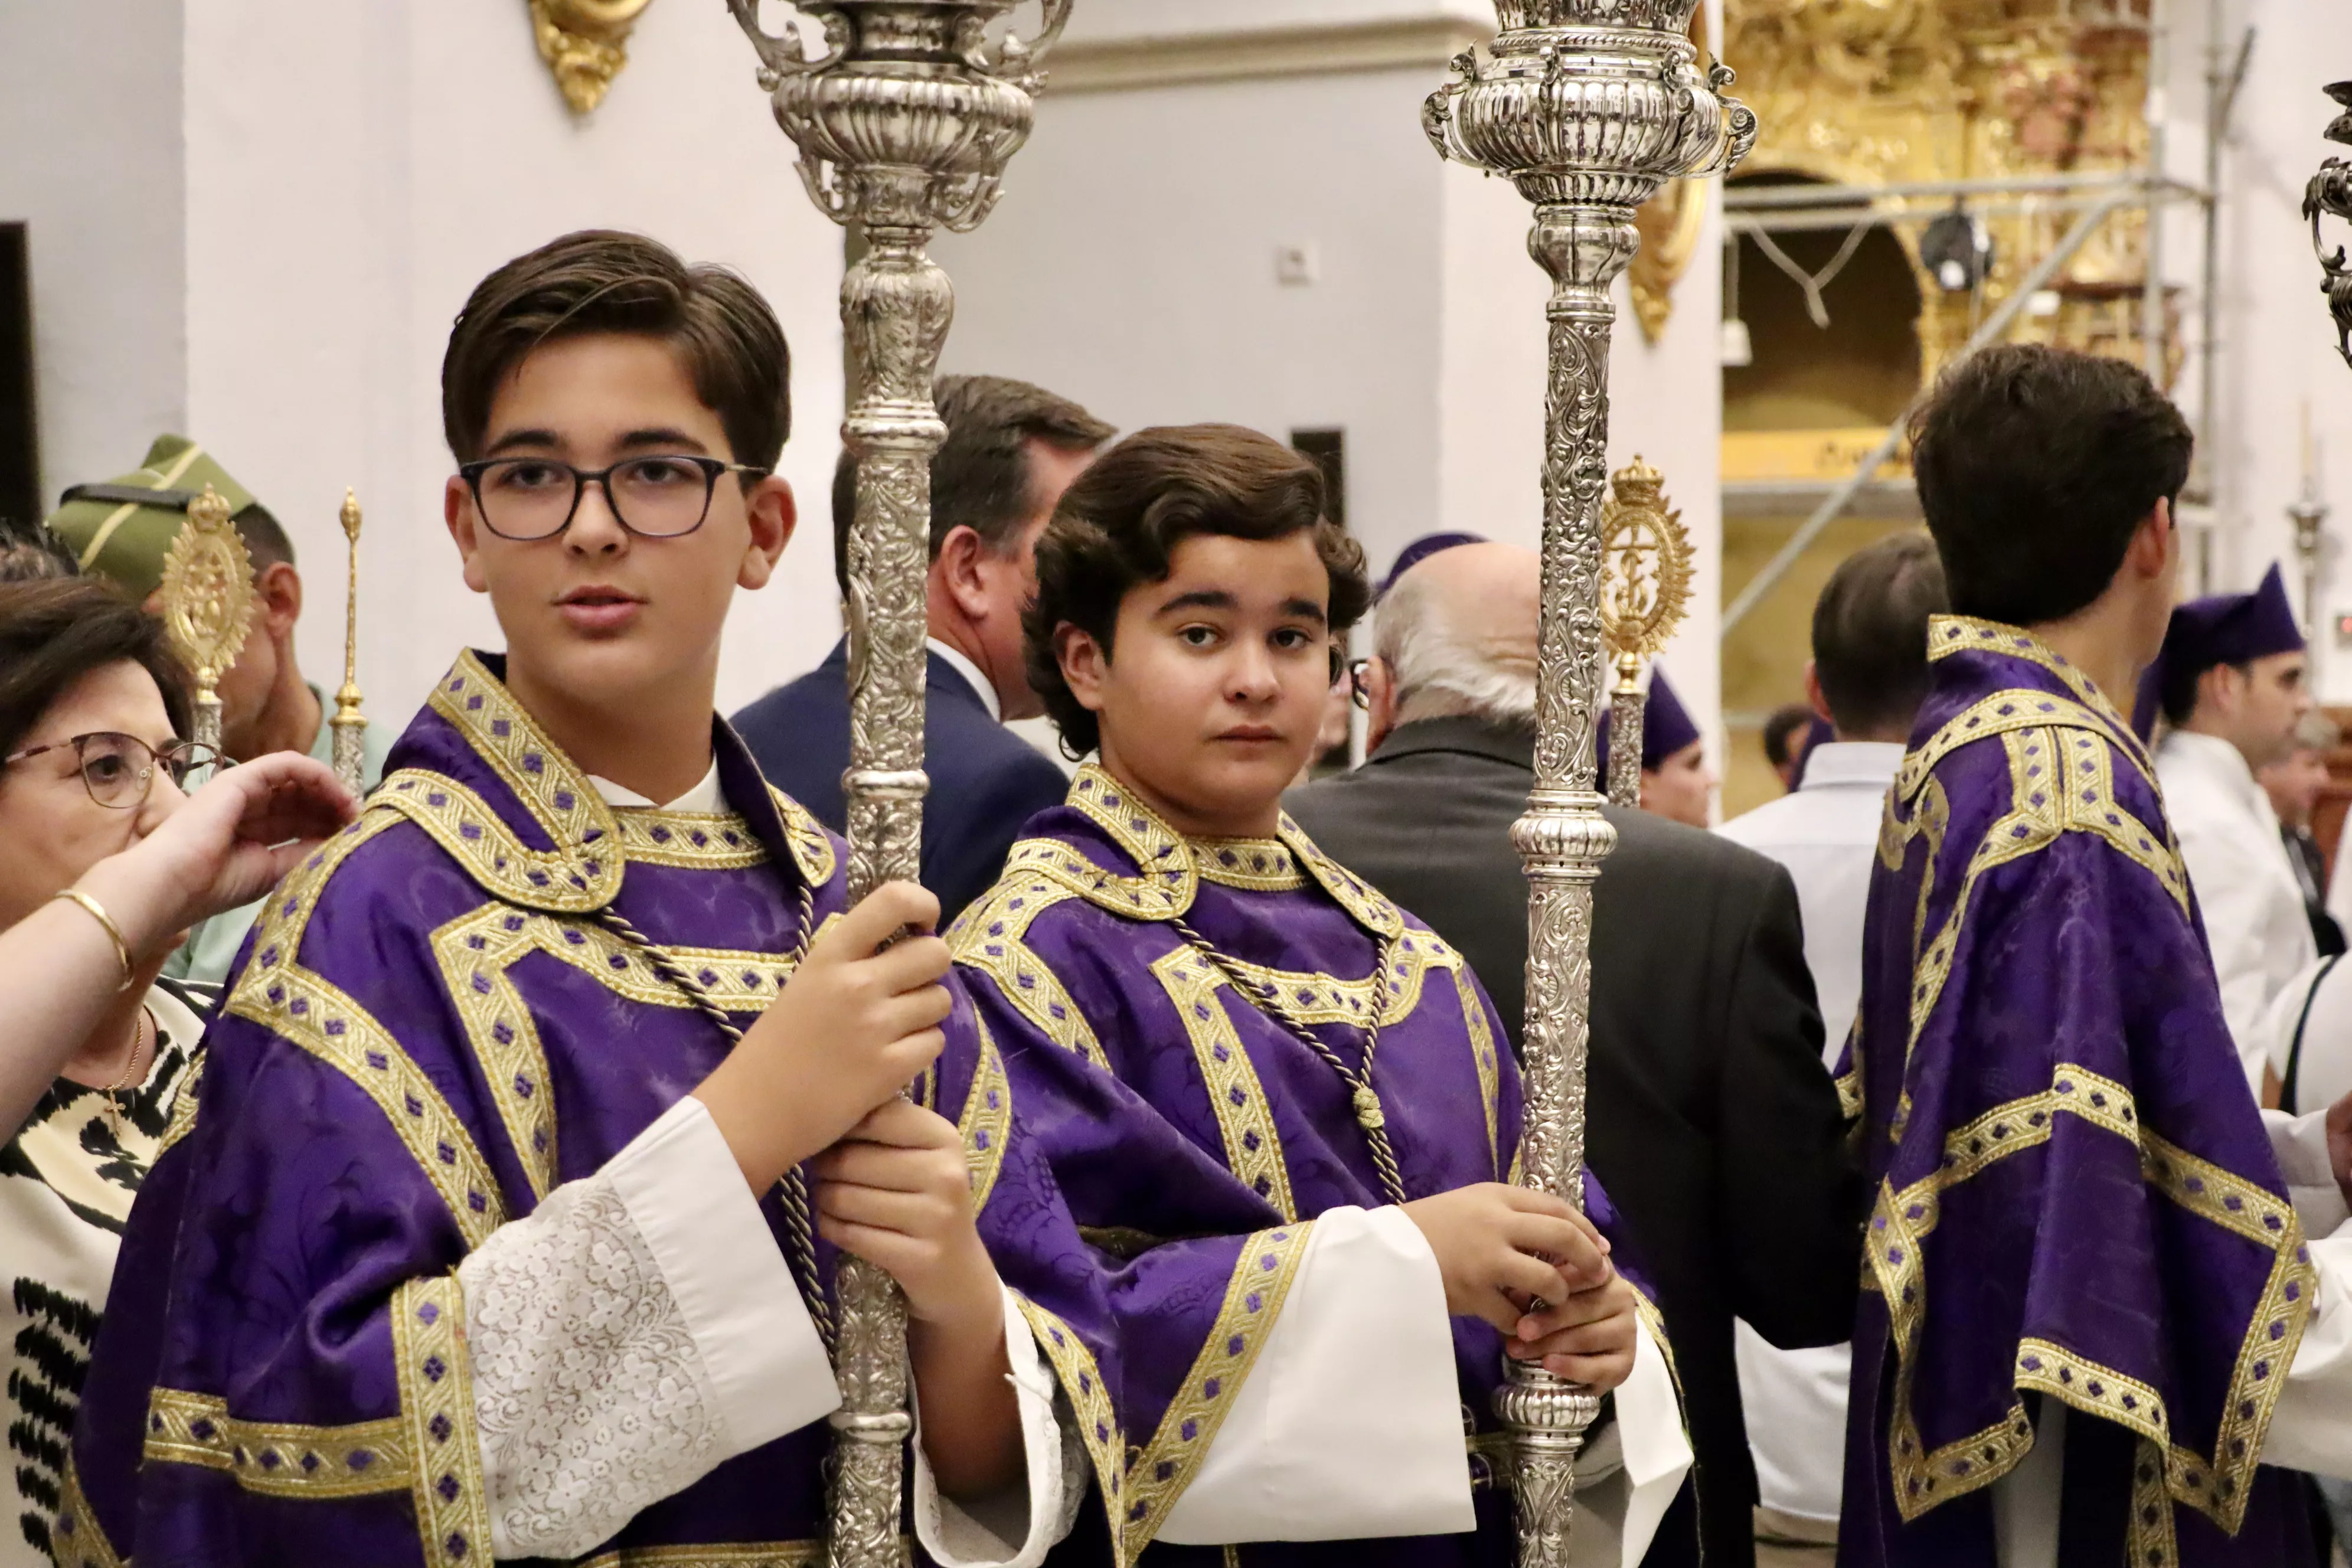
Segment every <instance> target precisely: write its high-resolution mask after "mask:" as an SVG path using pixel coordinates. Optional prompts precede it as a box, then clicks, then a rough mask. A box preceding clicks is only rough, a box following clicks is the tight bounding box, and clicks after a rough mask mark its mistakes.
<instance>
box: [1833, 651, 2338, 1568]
mask: <svg viewBox="0 0 2352 1568" xmlns="http://www.w3.org/2000/svg"><path fill="white" fill-rule="evenodd" d="M1929 639H1930V640H1929V658H1930V659H1931V660H1933V661H1934V665H1935V684H1934V688H1933V690H1932V692H1931V694H1930V696H1929V698H1928V700H1927V705H1926V707H1925V708H1924V709H1923V710H1922V711H1921V713H1920V716H1919V721H1918V726H1917V728H1916V730H1915V731H1913V736H1912V746H1911V751H1910V753H1909V755H1908V756H1906V758H1905V760H1904V765H1903V771H1902V773H1901V774H1900V775H1899V777H1898V778H1897V780H1896V782H1895V789H1894V791H1893V792H1892V795H1891V796H1890V800H1889V805H1888V810H1887V816H1886V820H1885V826H1884V827H1883V828H1882V830H1881V835H1880V840H1879V848H1880V859H1879V865H1878V866H1877V868H1875V870H1874V880H1873V882H1872V885H1871V893H1870V921H1869V923H1868V926H1867V928H1866V935H1865V938H1864V972H1863V999H1862V1012H1861V1017H1860V1019H1859V1022H1858V1026H1857V1030H1856V1034H1855V1037H1854V1038H1855V1042H1856V1044H1855V1047H1853V1048H1854V1049H1855V1050H1857V1052H1858V1057H1859V1059H1858V1061H1857V1062H1855V1063H1854V1064H1853V1065H1854V1067H1855V1068H1858V1071H1855V1072H1850V1073H1849V1075H1848V1077H1847V1079H1845V1080H1844V1084H1843V1087H1844V1088H1845V1089H1847V1092H1848V1095H1849V1100H1850V1102H1851V1101H1852V1100H1854V1099H1856V1098H1857V1097H1858V1099H1859V1100H1860V1104H1861V1109H1862V1132H1863V1137H1864V1147H1865V1152H1866V1158H1867V1161H1868V1165H1869V1171H1870V1174H1871V1177H1872V1180H1873V1184H1874V1187H1875V1189H1876V1192H1877V1202H1876V1205H1875V1207H1874V1211H1873V1213H1872V1216H1871V1220H1870V1225H1869V1229H1868V1231H1867V1233H1866V1252H1865V1285H1866V1286H1867V1287H1868V1289H1866V1290H1865V1293H1864V1296H1863V1304H1862V1307H1861V1310H1860V1314H1859V1322H1858V1325H1857V1328H1856V1331H1855V1334H1854V1363H1853V1373H1854V1383H1853V1404H1852V1420H1851V1426H1850V1430H1849V1436H1848V1443H1847V1461H1846V1491H1845V1497H1846V1505H1845V1506H1846V1516H1845V1520H1844V1523H1843V1528H1842V1530H1841V1532H1840V1541H1839V1561H1840V1563H1842V1564H1845V1565H1847V1568H1877V1565H1880V1564H1895V1563H1902V1564H1938V1565H1940V1564H1954V1565H1958V1564H1969V1565H1978V1564H1988V1563H1992V1562H1993V1561H1994V1542H1993V1517H1992V1507H1991V1494H1990V1492H1989V1491H1988V1490H1986V1488H1987V1487H1988V1486H1989V1485H1990V1483H1991V1482H1993V1481H1994V1480H1996V1479H1999V1478H2000V1477H2001V1476H2003V1475H2006V1474H2007V1473H2009V1471H2010V1470H2011V1468H2014V1467H2015V1466H2016V1465H2017V1464H2018V1463H2019V1462H2020V1461H2021V1459H2022V1458H2024V1457H2025V1455H2026V1452H2027V1451H2028V1450H2029V1449H2030V1448H2031V1447H2032V1442H2033V1431H2034V1428H2033V1419H2034V1415H2035V1412H2036V1411H2037V1410H2039V1409H2046V1408H2047V1407H2048V1406H2047V1402H2048V1401H2050V1400H2053V1399H2056V1400H2060V1401H2063V1403H2064V1404H2065V1405H2067V1406H2068V1407H2069V1408H2070V1410H2071V1411H2073V1412H2074V1415H2073V1416H2072V1418H2071V1419H2070V1420H2069V1421H2068V1423H2067V1436H2066V1447H2065V1454H2064V1467H2065V1468H2064V1478H2065V1482H2064V1506H2063V1519H2062V1524H2061V1542H2060V1552H2059V1559H2058V1560H2059V1561H2060V1562H2061V1563H2070V1564H2071V1563H2124V1562H2128V1563H2133V1564H2151V1563H2155V1564H2164V1565H2167V1568H2169V1565H2170V1564H2173V1563H2185V1564H2205V1563H2213V1564H2219V1563H2250V1564H2251V1563H2264V1564H2282V1563H2302V1562H2306V1561H2311V1560H2312V1546H2311V1542H2310V1541H2309V1539H2308V1535H2307V1532H2306V1530H2305V1523H2304V1519H2303V1516H2302V1513H2301V1511H2300V1509H2299V1506H2298V1501H2297V1500H2296V1498H2295V1497H2294V1493H2293V1490H2292V1484H2291V1479H2290V1478H2284V1477H2282V1476H2281V1475H2280V1474H2279V1473H2278V1472H2275V1471H2272V1470H2267V1469H2262V1468H2258V1465H2257V1460H2258V1458H2259V1456H2260V1454H2261V1451H2262V1444H2263V1433H2264V1431H2265V1429H2266V1428H2267V1426H2268V1423H2269V1419H2270V1412H2271V1408H2272V1405H2273V1403H2274V1402H2275V1400H2276V1397H2277V1392H2278V1389H2279V1386H2280V1384H2281V1383H2282V1382H2283V1380H2284V1374H2285V1372H2286V1369H2287V1366H2288V1365H2289V1363H2291V1362H2292V1360H2293V1358H2294V1350H2295V1344H2296V1342H2297V1341H2298V1339H2299V1338H2300V1336H2301V1334H2302V1331H2303V1325H2304V1321H2305V1315H2306V1314H2307V1312H2308V1310H2309V1304H2310V1293H2311V1289H2312V1274H2311V1270H2310V1266H2309V1261H2308V1257H2307V1254H2306V1252H2305V1247H2304V1244H2303V1237H2302V1234H2301V1230H2300V1227H2299V1226H2297V1224H2296V1222H2295V1217H2294V1210H2293V1209H2292V1208H2291V1207H2290V1206H2289V1205H2288V1204H2287V1201H2286V1197H2285V1187H2284V1184H2283V1183H2282V1181H2281V1179H2280V1176H2279V1173H2278V1169H2277V1166H2276V1164H2275V1163H2274V1162H2273V1158H2272V1155H2271V1151H2270V1144H2269V1142H2268V1139H2267V1138H2266V1136H2265V1135H2264V1132H2263V1127H2262V1123H2261V1120H2260V1117H2259V1114H2258V1113H2257V1111H2256V1110H2255V1108H2254V1105H2253V1102H2252V1100H2251V1099H2250V1098H2249V1097H2248V1095H2247V1093H2246V1090H2245V1082H2244V1079H2243V1078H2242V1075H2241V1072H2240V1069H2239V1067H2238V1058H2237V1053H2236V1051H2235V1050H2234V1048H2233V1047H2232V1046H2231V1040H2230V1036H2229V1032H2228V1030H2227V1028H2226V1026H2224V1025H2223V1022H2222V1017H2221V1003H2220V1000H2219V998H2218V994H2217V993H2216V990H2215V986H2214V980H2213V973H2212V965H2211V963H2210V959H2209V957H2208V955H2207V952H2206V948H2205V941H2204V934H2203V931H2202V928H2201V926H2200V923H2199V920H2198V916H2197V913H2196V907H2195V904H2194V902H2193V900H2191V898H2190V894H2189V883H2188V879H2187V877H2186V876H2185V875H2184V874H2183V872H2182V870H2181V867H2180V861H2179V852H2178V849H2177V847H2176V846H2175V843H2174V841H2173V837H2172V832H2171V829H2170V827H2169V826H2168V824H2167V822H2166V820H2165V816H2164V806H2163V802H2162V800H2161V799H2160V798H2159V796H2158V793H2157V788H2156V784H2155V783H2154V778H2153V774H2152V772H2151V769H2150V765H2149V763H2148V759H2147V752H2145V751H2144V750H2142V748H2141V746H2140V744H2139V742H2138V741H2137V738H2136V737H2134V736H2133V734H2132V733H2131V731H2130V729H2129V727H2128V726H2127V725H2126V723H2125V721H2124V720H2123V718H2122V716H2121V715H2120V714H2118V713H2117V712H2116V710H2115V709H2114V708H2113V707H2112V706H2111V705H2110V704H2109V703H2108V702H2107V701H2106V700H2105V698H2104V697H2103V696H2102V695H2101V694H2100V693H2099V692H2098V690H2097V689H2095V687H2093V686H2092V685H2091V683H2090V682H2089V681H2088V680H2086V679H2084V677H2083V675H2082V673H2081V671H2079V670H2077V669H2075V668H2073V667H2072V666H2070V665H2068V664H2067V663H2066V661H2065V660H2064V659H2063V658H2059V657H2058V656H2057V655H2056V654H2054V653H2053V652H2052V651H2051V650H2050V649H2049V648H2048V647H2045V646H2044V645H2042V643H2040V642H2039V641H2037V640H2036V639H2034V638H2033V637H2031V636H2029V635H2027V634H2026V633H2024V632H2021V631H2020V630H2018V629H2017V628H2016V627H2013V626H1997V625H1993V624H1990V623H1987V622H1981V621H1972V620H1965V619H1959V618H1956V617H1939V618H1938V619H1937V621H1936V622H1935V623H1934V624H1933V626H1932V628H1931V630H1930V633H1929Z"/></svg>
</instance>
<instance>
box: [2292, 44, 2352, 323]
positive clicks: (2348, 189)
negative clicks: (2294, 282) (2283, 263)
mask: <svg viewBox="0 0 2352 1568" xmlns="http://www.w3.org/2000/svg"><path fill="white" fill-rule="evenodd" d="M2327 96H2328V97H2330V98H2332V99H2334V100H2336V104H2337V105H2338V106H2339V107H2340V108H2341V109H2342V110H2343V112H2342V113H2340V114H2338V115H2336V118H2335V119H2334V120H2332V121H2329V122H2328V126H2327V130H2326V132H2325V134H2326V137H2327V139H2328V140H2329V141H2330V142H2339V143H2342V144H2343V145H2346V146H2352V81H2339V82H2336V83H2333V84H2331V85H2330V86H2329V88H2328V89H2327ZM2324 214H2326V215H2333V216H2336V217H2339V218H2344V219H2346V220H2347V221H2352V163H2346V162H2345V161H2344V160H2343V159H2341V158H2330V159H2328V160H2327V161H2326V163H2322V164H2320V165H2319V173H2317V174H2314V175H2312V176H2311V183H2310V184H2308V185H2305V187H2304V191H2303V216H2305V218H2306V219H2308V220H2309V221H2310V224H2311V248H2312V249H2313V250H2314V251H2315V252H2316V253H2317V254H2318V257H2319V270H2320V281H2319V289H2320V292H2321V293H2323V294H2325V295H2326V296H2327V310H2328V313H2329V314H2330V315H2332V316H2333V317H2334V318H2335V319H2336V353H2340V354H2342V355H2343V356H2344V360H2345V363H2347V364H2352V264H2347V262H2346V260H2345V256H2344V247H2342V246H2340V245H2339V246H2337V247H2336V251H2335V254H2333V255H2330V254H2329V253H2328V250H2327V246H2326V242H2325V241H2323V240H2322V239H2321V238H2320V237H2319V220H2320V217H2321V216H2322V215H2324Z"/></svg>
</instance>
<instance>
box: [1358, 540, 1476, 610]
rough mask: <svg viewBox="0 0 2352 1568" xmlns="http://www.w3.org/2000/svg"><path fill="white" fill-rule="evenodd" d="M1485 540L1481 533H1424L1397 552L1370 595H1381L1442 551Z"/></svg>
mask: <svg viewBox="0 0 2352 1568" xmlns="http://www.w3.org/2000/svg"><path fill="white" fill-rule="evenodd" d="M1484 543H1486V535H1485V534H1483V533H1424V534H1423V535H1422V536H1421V537H1420V538H1419V539H1416V540H1414V541H1413V542H1412V543H1411V544H1408V545H1406V546H1405V547H1404V548H1403V549H1402V550H1400V551H1398V552H1397V558H1396V564H1395V565H1393V566H1391V567H1390V568H1389V574H1388V575H1387V576H1385V577H1383V578H1381V585H1380V586H1379V587H1378V588H1377V589H1375V590H1373V593H1372V596H1373V597H1374V598H1376V599H1377V598H1379V597H1381V595H1384V594H1386V593H1387V592H1388V591H1389V590H1390V589H1391V588H1393V587H1395V586H1396V580H1397V579H1398V578H1400V577H1402V576H1403V575H1404V574H1406V573H1408V572H1410V571H1412V569H1413V568H1414V567H1416V566H1418V565H1420V564H1421V563H1423V562H1424V561H1426V560H1428V559H1429V558H1430V557H1431V556H1433V555H1435V554H1437V553H1439V552H1442V551H1446V550H1451V549H1453V548H1454V546H1455V545H1457V544H1484Z"/></svg>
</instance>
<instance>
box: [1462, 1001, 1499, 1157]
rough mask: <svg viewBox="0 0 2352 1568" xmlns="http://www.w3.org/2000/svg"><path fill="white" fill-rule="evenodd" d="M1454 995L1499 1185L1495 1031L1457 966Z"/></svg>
mask: <svg viewBox="0 0 2352 1568" xmlns="http://www.w3.org/2000/svg"><path fill="white" fill-rule="evenodd" d="M1454 995H1455V996H1456V997H1457V998H1459V999H1460V1001H1461V1003H1462V1021H1463V1022H1464V1023H1465V1024H1466V1025H1468V1026H1469V1028H1470V1059H1471V1061H1472V1062H1473V1063H1475V1065H1476V1067H1477V1068H1478V1102H1479V1104H1480V1105H1481V1106H1483V1107H1484V1108H1485V1110H1486V1155H1487V1163H1488V1164H1489V1165H1490V1166H1492V1167H1493V1169H1494V1172H1495V1176H1496V1180H1497V1181H1499V1180H1501V1179H1502V1174H1503V1144H1502V1129H1501V1128H1500V1126H1498V1125H1497V1121H1498V1119H1499V1117H1500V1116H1501V1114H1502V1106H1501V1098H1502V1084H1503V1064H1502V1058H1501V1057H1500V1055H1499V1054H1498V1053H1497V1052H1496V1049H1495V1031H1494V1029H1493V1028H1492V1027H1491V1026H1488V1024H1487V1022H1486V1007H1485V1005H1483V1004H1482V1003H1481V1002H1480V1001H1479V998H1478V988H1477V986H1475V985H1474V984H1471V981H1470V972H1469V970H1468V969H1467V967H1465V966H1464V965H1460V964H1456V965H1455V966H1454Z"/></svg>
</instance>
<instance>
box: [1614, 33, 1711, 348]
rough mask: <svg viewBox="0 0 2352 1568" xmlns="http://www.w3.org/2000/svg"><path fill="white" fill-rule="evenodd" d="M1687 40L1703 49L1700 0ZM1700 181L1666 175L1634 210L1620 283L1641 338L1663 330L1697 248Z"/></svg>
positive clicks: (1701, 225) (1702, 201)
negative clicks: (1631, 243)
mask: <svg viewBox="0 0 2352 1568" xmlns="http://www.w3.org/2000/svg"><path fill="white" fill-rule="evenodd" d="M1691 41H1692V42H1693V43H1695V44H1696V45H1698V47H1699V48H1700V49H1701V50H1702V51H1704V50H1705V49H1706V7H1705V6H1703V5H1702V6H1701V7H1699V9H1698V10H1697V11H1696V13H1695V14H1693V16H1691ZM1701 185H1702V182H1700V181H1697V180H1669V181H1668V182H1666V184H1664V185H1662V186H1660V187H1659V189H1658V194H1657V195H1654V196H1652V197H1651V198H1650V199H1649V200H1648V201H1646V202H1643V204H1642V205H1641V206H1640V207H1638V208H1636V209H1635V211H1634V213H1633V228H1634V230H1635V232H1636V233H1638V234H1639V235H1640V236H1641V237H1642V246H1641V248H1640V249H1638V250H1636V251H1635V252H1633V261H1632V263H1631V264H1630V265H1628V266H1627V267H1626V268H1625V287H1626V290H1627V292H1628V293H1629V294H1631V295H1632V297H1633V319H1634V320H1635V321H1639V322H1641V323H1642V341H1643V342H1647V343H1653V344H1654V343H1655V342H1657V341H1658V340H1659V339H1660V338H1662V337H1664V336H1665V333H1666V321H1667V319H1668V318H1669V317H1671V316H1672V315H1673V314H1674V312H1675V284H1677V283H1679V282H1681V281H1682V279H1683V274H1684V273H1685V272H1687V271H1689V270H1690V264H1691V258H1693V257H1695V256H1696V255H1697V254H1698V242H1699V236H1700V235H1701V234H1702V233H1704V232H1705V231H1706V191H1705V190H1703V189H1702V188H1701Z"/></svg>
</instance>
